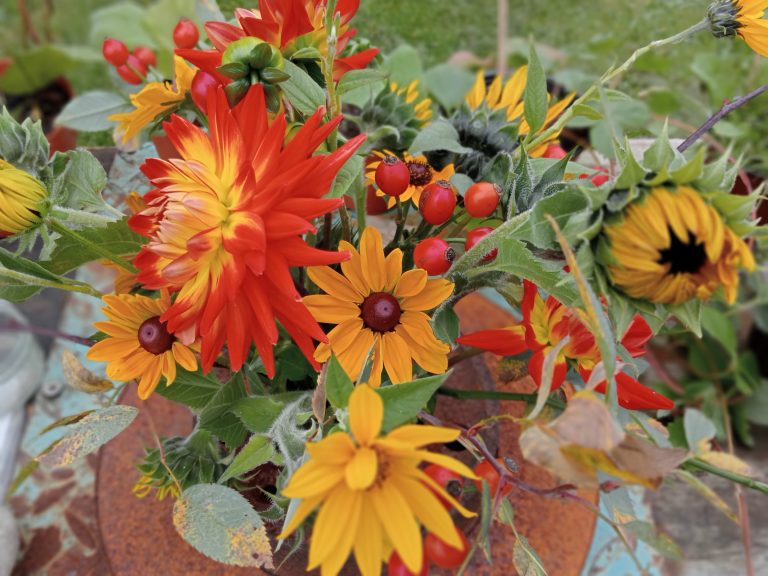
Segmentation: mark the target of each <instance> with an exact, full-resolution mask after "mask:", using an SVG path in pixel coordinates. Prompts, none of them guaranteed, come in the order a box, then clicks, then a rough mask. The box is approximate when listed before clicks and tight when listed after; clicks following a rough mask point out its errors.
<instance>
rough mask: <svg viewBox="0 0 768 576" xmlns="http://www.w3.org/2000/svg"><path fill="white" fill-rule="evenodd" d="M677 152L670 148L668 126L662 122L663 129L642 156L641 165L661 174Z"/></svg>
mask: <svg viewBox="0 0 768 576" xmlns="http://www.w3.org/2000/svg"><path fill="white" fill-rule="evenodd" d="M676 155H677V151H676V150H675V149H674V148H673V147H672V144H671V143H670V142H669V125H668V122H666V121H665V122H664V127H663V128H662V129H661V134H659V136H658V138H656V140H655V141H654V142H653V144H651V146H650V147H649V148H648V149H647V150H646V151H645V154H644V155H643V164H644V165H645V166H646V167H647V168H648V169H649V170H652V171H653V172H661V171H662V170H663V169H664V168H665V167H666V166H668V165H669V164H670V163H671V162H672V161H673V160H674V159H675V157H676Z"/></svg>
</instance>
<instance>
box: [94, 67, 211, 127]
mask: <svg viewBox="0 0 768 576" xmlns="http://www.w3.org/2000/svg"><path fill="white" fill-rule="evenodd" d="M173 61H174V64H175V78H176V81H175V82H170V81H168V80H166V81H164V82H150V83H149V84H147V85H146V86H144V88H142V89H141V91H140V92H139V93H137V94H131V104H133V107H134V110H132V111H131V112H124V113H121V114H112V115H111V116H109V117H108V118H107V119H108V120H112V121H113V122H119V123H120V124H119V126H118V127H117V129H116V133H117V134H118V136H119V138H120V140H121V141H122V142H128V141H129V140H130V139H131V138H134V137H135V136H136V135H137V134H138V133H139V132H141V130H142V129H143V128H144V127H145V126H147V125H149V124H151V123H153V122H155V121H157V120H159V119H160V118H161V117H162V116H163V115H164V114H167V113H168V112H170V111H172V110H175V109H176V108H177V107H178V106H179V104H181V103H182V102H183V101H184V99H185V98H186V96H187V92H189V90H190V89H191V88H192V80H193V79H194V77H195V73H196V72H197V70H196V69H195V68H193V67H191V66H190V65H189V64H187V63H186V62H184V60H183V59H181V58H179V57H178V56H174V57H173Z"/></svg>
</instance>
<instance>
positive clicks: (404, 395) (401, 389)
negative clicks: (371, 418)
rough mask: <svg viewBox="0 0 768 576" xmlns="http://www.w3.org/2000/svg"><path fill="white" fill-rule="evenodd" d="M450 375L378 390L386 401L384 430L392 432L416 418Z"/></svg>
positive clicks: (430, 377)
mask: <svg viewBox="0 0 768 576" xmlns="http://www.w3.org/2000/svg"><path fill="white" fill-rule="evenodd" d="M448 375H449V373H445V374H438V375H436V376H428V377H427V378H421V379H419V380H413V381H412V382H403V383H401V384H393V385H391V386H384V387H382V388H377V389H376V392H377V393H378V394H379V396H381V399H382V400H383V401H384V422H383V423H382V429H383V430H384V431H387V430H391V429H392V428H395V427H397V426H400V425H401V424H405V423H406V422H410V421H411V420H413V419H414V418H416V416H417V415H418V413H419V412H420V411H421V410H423V409H424V408H425V407H426V405H427V402H429V399H430V398H432V395H433V394H434V393H435V392H436V391H437V389H438V388H440V386H441V385H442V383H443V382H445V379H446V378H448Z"/></svg>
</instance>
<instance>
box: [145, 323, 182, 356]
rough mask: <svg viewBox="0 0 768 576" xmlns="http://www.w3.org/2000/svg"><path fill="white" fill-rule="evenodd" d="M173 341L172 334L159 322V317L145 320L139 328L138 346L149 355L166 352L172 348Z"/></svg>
mask: <svg viewBox="0 0 768 576" xmlns="http://www.w3.org/2000/svg"><path fill="white" fill-rule="evenodd" d="M173 341H174V337H173V334H171V333H170V332H168V330H166V328H165V324H163V323H162V322H160V316H153V317H152V318H147V319H146V320H144V322H142V324H141V326H140V327H139V344H141V347H142V348H144V350H146V351H147V352H149V353H150V354H155V355H159V354H162V353H163V352H167V351H168V350H170V349H171V348H172V347H173Z"/></svg>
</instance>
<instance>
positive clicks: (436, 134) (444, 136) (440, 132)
mask: <svg viewBox="0 0 768 576" xmlns="http://www.w3.org/2000/svg"><path fill="white" fill-rule="evenodd" d="M433 150H447V151H448V152H456V153H457V154H466V153H468V152H471V151H472V150H470V149H469V148H465V147H464V146H462V145H461V144H460V143H459V133H458V132H456V128H454V127H453V125H452V124H451V123H450V122H448V120H445V119H444V118H438V119H437V120H435V121H434V122H432V123H431V124H429V126H427V127H426V128H424V129H423V130H422V131H421V132H419V133H418V134H417V135H416V138H414V140H413V144H411V149H410V152H411V154H413V155H414V156H418V155H419V154H422V153H424V152H431V151H433Z"/></svg>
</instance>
